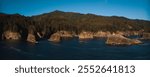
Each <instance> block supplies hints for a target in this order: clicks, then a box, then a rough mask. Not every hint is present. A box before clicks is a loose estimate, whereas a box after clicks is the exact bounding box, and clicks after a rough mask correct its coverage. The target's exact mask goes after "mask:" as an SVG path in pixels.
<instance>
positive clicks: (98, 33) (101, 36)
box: [94, 31, 111, 38]
mask: <svg viewBox="0 0 150 77" xmlns="http://www.w3.org/2000/svg"><path fill="white" fill-rule="evenodd" d="M109 35H111V33H110V32H108V31H107V32H103V31H98V32H96V33H94V37H96V38H103V37H108V36H109Z"/></svg>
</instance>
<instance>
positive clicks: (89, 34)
mask: <svg viewBox="0 0 150 77" xmlns="http://www.w3.org/2000/svg"><path fill="white" fill-rule="evenodd" d="M79 39H80V40H84V39H93V32H85V31H83V32H81V33H80V34H79Z"/></svg>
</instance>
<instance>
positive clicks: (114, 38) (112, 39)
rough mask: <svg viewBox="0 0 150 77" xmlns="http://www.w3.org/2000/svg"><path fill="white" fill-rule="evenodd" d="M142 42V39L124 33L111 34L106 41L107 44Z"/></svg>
mask: <svg viewBox="0 0 150 77" xmlns="http://www.w3.org/2000/svg"><path fill="white" fill-rule="evenodd" d="M141 43H142V42H141V41H140V40H137V39H129V38H126V37H124V36H122V35H110V36H109V37H108V38H107V41H106V44H109V45H137V44H141Z"/></svg>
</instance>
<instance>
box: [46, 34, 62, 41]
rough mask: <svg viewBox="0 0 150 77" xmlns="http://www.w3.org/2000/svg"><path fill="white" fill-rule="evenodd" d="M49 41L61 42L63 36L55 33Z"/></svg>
mask: <svg viewBox="0 0 150 77" xmlns="http://www.w3.org/2000/svg"><path fill="white" fill-rule="evenodd" d="M48 40H49V41H53V42H60V41H61V36H60V34H59V33H54V34H52V35H51V37H50V38H49V39H48Z"/></svg>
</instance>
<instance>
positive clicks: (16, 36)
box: [2, 31, 21, 40]
mask: <svg viewBox="0 0 150 77" xmlns="http://www.w3.org/2000/svg"><path fill="white" fill-rule="evenodd" d="M2 38H3V39H6V40H20V39H21V35H20V33H18V32H12V31H5V32H4V33H3V34H2Z"/></svg>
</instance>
